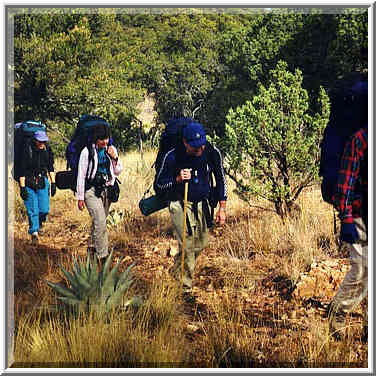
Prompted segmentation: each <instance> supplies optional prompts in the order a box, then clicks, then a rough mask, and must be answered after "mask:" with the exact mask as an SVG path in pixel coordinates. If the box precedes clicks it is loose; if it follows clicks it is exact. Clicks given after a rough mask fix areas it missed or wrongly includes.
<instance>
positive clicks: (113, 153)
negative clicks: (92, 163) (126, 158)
mask: <svg viewBox="0 0 376 376" xmlns="http://www.w3.org/2000/svg"><path fill="white" fill-rule="evenodd" d="M107 154H108V156H109V157H110V159H111V163H112V167H113V169H114V174H115V175H116V176H119V175H120V173H121V172H122V171H123V165H122V163H121V160H120V159H119V154H118V152H117V150H116V148H115V146H114V145H110V146H109V147H108V148H107Z"/></svg>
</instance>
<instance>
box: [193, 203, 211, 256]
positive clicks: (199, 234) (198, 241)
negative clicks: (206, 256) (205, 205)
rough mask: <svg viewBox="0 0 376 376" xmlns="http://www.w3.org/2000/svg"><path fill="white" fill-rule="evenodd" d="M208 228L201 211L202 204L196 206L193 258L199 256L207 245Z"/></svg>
mask: <svg viewBox="0 0 376 376" xmlns="http://www.w3.org/2000/svg"><path fill="white" fill-rule="evenodd" d="M208 238H209V234H208V226H207V223H206V217H205V213H204V212H203V209H202V203H199V205H198V218H197V219H196V237H195V258H196V259H197V257H198V256H199V255H200V254H201V252H202V250H203V249H204V248H205V247H206V246H207V245H208Z"/></svg>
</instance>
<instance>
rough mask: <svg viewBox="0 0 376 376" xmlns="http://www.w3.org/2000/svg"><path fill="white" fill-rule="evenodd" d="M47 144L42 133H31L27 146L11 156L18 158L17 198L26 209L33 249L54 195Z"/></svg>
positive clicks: (52, 162) (51, 158)
mask: <svg viewBox="0 0 376 376" xmlns="http://www.w3.org/2000/svg"><path fill="white" fill-rule="evenodd" d="M38 125H39V124H38ZM47 141H48V136H47V134H46V132H45V131H44V130H38V131H36V132H34V134H33V137H32V138H31V139H30V141H29V143H27V144H26V145H25V144H24V147H23V150H22V151H21V152H20V151H17V153H16V152H15V154H18V155H19V162H18V163H19V164H18V166H17V175H18V176H19V177H18V179H19V185H20V195H21V198H22V200H23V201H24V204H25V207H26V211H27V216H28V220H29V231H28V232H29V234H30V235H31V241H32V244H34V245H36V244H38V242H39V236H40V235H42V230H41V228H42V226H43V223H44V222H45V221H46V220H47V216H48V213H49V211H50V193H51V196H52V197H53V196H54V195H55V193H56V184H55V173H54V156H53V152H52V150H51V149H50V147H49V146H48V145H47ZM48 178H49V179H50V182H51V183H49V180H48Z"/></svg>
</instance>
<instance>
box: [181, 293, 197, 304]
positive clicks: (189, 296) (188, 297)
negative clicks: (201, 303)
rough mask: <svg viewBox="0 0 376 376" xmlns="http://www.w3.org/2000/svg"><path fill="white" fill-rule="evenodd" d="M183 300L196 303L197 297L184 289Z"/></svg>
mask: <svg viewBox="0 0 376 376" xmlns="http://www.w3.org/2000/svg"><path fill="white" fill-rule="evenodd" d="M183 300H184V302H185V303H188V304H194V303H196V297H195V296H194V295H192V293H191V292H190V291H183Z"/></svg>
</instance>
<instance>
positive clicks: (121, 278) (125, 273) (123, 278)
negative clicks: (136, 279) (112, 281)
mask: <svg viewBox="0 0 376 376" xmlns="http://www.w3.org/2000/svg"><path fill="white" fill-rule="evenodd" d="M135 265H136V264H135V263H132V264H130V265H129V266H128V268H127V269H125V270H124V271H123V273H121V275H120V276H119V279H118V283H117V284H118V285H121V284H122V283H123V282H124V281H126V280H127V279H128V278H129V277H130V274H131V271H132V269H133V267H134V266H135Z"/></svg>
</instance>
